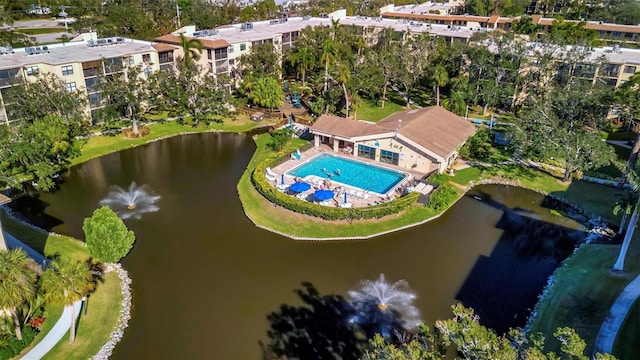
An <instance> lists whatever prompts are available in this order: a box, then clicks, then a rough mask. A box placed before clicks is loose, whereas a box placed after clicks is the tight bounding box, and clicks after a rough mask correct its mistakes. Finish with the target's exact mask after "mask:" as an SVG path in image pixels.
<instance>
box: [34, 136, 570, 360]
mask: <svg viewBox="0 0 640 360" xmlns="http://www.w3.org/2000/svg"><path fill="white" fill-rule="evenodd" d="M253 150H254V145H253V143H252V140H251V138H250V137H249V136H245V135H235V134H213V133H212V134H199V135H187V136H181V137H175V138H170V139H166V140H162V141H158V142H154V143H151V144H148V145H145V146H143V147H139V148H135V149H130V150H126V151H122V152H120V153H117V154H112V155H108V156H104V157H102V158H99V159H95V160H91V161H89V162H87V163H85V164H82V165H79V166H76V167H74V168H72V169H71V171H70V172H69V175H68V178H67V179H66V182H65V183H64V184H62V186H61V187H60V189H59V190H58V191H56V192H55V193H53V194H41V195H40V197H39V199H38V201H40V202H41V203H42V204H48V206H46V207H42V208H41V210H43V211H44V212H45V215H46V216H47V217H48V218H51V219H55V220H57V221H58V223H55V222H54V223H52V225H53V227H52V229H53V230H54V231H56V232H60V233H63V234H69V235H73V236H76V237H78V238H83V237H84V236H83V233H82V221H83V219H84V218H85V217H88V216H91V214H92V213H93V211H94V210H95V209H96V207H97V206H98V203H99V201H100V200H101V199H103V198H104V197H105V196H106V195H107V193H108V191H109V186H111V185H114V184H129V183H130V182H132V181H135V182H137V183H138V184H148V185H149V186H150V187H151V188H153V189H154V191H155V193H156V194H157V195H159V196H161V197H162V206H161V207H160V210H159V211H157V212H154V213H148V214H145V216H143V217H142V218H141V219H138V220H136V219H128V220H125V221H126V223H127V226H128V227H129V228H130V229H132V230H133V231H134V232H135V233H136V244H135V246H134V248H133V250H132V251H131V253H130V254H129V255H128V256H127V257H126V258H125V259H124V261H123V265H124V267H125V268H126V269H127V270H129V272H130V275H131V277H132V280H133V284H132V286H133V292H134V299H133V303H134V308H133V311H132V319H131V322H130V326H129V328H127V330H126V333H125V336H124V339H123V341H122V342H121V343H120V344H119V345H118V346H117V347H116V350H115V353H114V355H113V357H112V358H113V359H177V358H181V359H210V358H212V354H213V353H215V355H214V356H215V358H219V359H257V358H260V357H261V354H262V352H261V347H260V345H259V341H263V342H268V335H267V330H268V329H269V324H270V322H271V318H268V316H269V314H272V313H273V312H274V311H277V310H278V309H282V307H283V306H285V307H296V306H299V305H301V301H302V300H301V299H300V298H299V297H298V296H297V295H296V293H295V292H294V291H293V290H294V289H298V288H299V286H300V284H301V283H302V282H309V283H312V284H313V286H314V287H316V288H317V289H318V291H319V292H321V293H322V294H327V296H337V297H344V296H346V295H347V293H348V291H349V290H352V289H354V287H356V286H357V284H359V282H360V281H361V280H363V279H376V278H378V276H379V275H380V274H381V273H384V274H385V275H386V276H387V278H388V279H395V280H397V279H404V280H406V281H407V282H408V283H409V284H410V285H411V289H412V291H413V292H414V293H415V294H416V295H417V298H416V300H415V306H416V307H417V308H418V309H419V311H420V314H421V317H422V319H423V320H424V321H425V322H427V323H430V324H432V323H433V322H434V321H435V320H437V319H444V318H449V317H450V316H451V311H450V306H451V305H452V304H454V303H456V302H458V301H463V302H464V303H465V304H466V305H473V306H474V307H476V308H477V309H480V310H479V311H478V313H480V314H481V316H483V318H486V320H483V321H486V323H491V324H496V325H493V326H495V327H496V328H499V329H500V328H504V327H506V326H516V325H522V324H524V321H525V319H524V316H525V315H526V313H527V308H529V307H531V306H532V305H531V304H532V303H533V302H534V301H535V297H536V296H537V294H538V292H539V291H540V290H541V288H542V285H543V284H544V281H545V280H546V277H547V275H548V274H549V273H550V272H551V271H553V269H554V268H555V267H557V266H558V263H559V261H560V260H561V259H562V258H563V257H564V256H566V255H565V254H566V251H565V250H566V249H569V248H570V247H571V245H572V242H573V239H574V238H573V235H570V236H569V238H568V239H558V238H557V237H558V236H564V234H571V231H570V230H567V229H571V228H576V227H577V225H576V224H575V223H574V224H565V223H563V222H561V223H558V224H559V226H560V227H561V228H560V229H556V228H549V229H548V230H545V231H541V232H538V233H534V235H531V236H529V235H526V236H525V234H524V233H526V232H527V231H529V230H527V229H537V227H538V224H540V223H541V222H542V223H544V222H546V221H550V220H553V221H556V222H557V221H558V220H561V219H559V218H558V217H549V219H547V217H546V215H548V213H549V210H548V209H545V208H542V207H540V205H539V204H540V203H541V202H542V200H543V196H541V195H539V194H536V193H533V192H530V191H525V190H521V189H517V188H510V187H504V186H483V187H480V188H478V189H477V191H481V192H482V194H481V195H482V197H483V199H484V200H483V201H478V200H475V199H473V198H472V197H464V198H463V199H461V200H460V201H459V203H458V204H456V205H455V206H453V207H452V209H450V210H449V211H448V212H447V213H446V214H444V215H443V216H442V217H441V218H439V219H437V220H435V221H433V222H430V223H428V224H425V225H424V226H420V227H417V228H413V229H409V230H405V231H401V232H398V233H394V234H389V235H386V236H382V237H378V238H375V239H371V240H367V241H342V242H335V241H332V242H296V241H292V240H289V239H286V238H283V237H281V236H278V235H275V234H272V233H269V232H266V231H263V230H260V229H258V228H256V227H255V226H253V224H251V223H250V222H249V221H248V220H247V218H246V216H245V215H244V213H243V211H242V207H241V205H240V202H239V200H238V195H237V190H236V184H237V182H238V179H239V177H240V176H241V174H242V173H243V172H244V171H245V169H246V167H247V164H248V162H249V159H250V158H251V155H252V153H253ZM96 162H98V163H99V164H96ZM95 169H100V170H99V171H96V170H95ZM511 209H517V210H516V211H513V210H511ZM527 213H530V214H535V216H529V215H527ZM527 219H532V220H527ZM309 221H313V220H309ZM527 221H536V222H535V223H529V225H527V224H528V223H527ZM327 235H328V236H331V235H332V231H331V227H330V226H327ZM505 309H506V311H505ZM89 311H91V310H89ZM502 313H504V316H503V315H501V314H502ZM496 314H497V316H496Z"/></svg>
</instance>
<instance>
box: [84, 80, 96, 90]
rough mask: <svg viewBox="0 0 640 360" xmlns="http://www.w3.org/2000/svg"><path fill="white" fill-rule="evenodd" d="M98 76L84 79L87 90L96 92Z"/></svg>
mask: <svg viewBox="0 0 640 360" xmlns="http://www.w3.org/2000/svg"><path fill="white" fill-rule="evenodd" d="M97 82H98V81H97V78H88V79H85V80H84V86H85V87H86V88H87V92H88V93H90V92H94V91H95V90H96V83H97Z"/></svg>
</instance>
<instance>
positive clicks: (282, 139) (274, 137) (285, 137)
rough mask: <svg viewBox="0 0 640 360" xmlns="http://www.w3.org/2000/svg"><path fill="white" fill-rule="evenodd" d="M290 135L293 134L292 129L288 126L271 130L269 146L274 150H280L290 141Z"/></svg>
mask: <svg viewBox="0 0 640 360" xmlns="http://www.w3.org/2000/svg"><path fill="white" fill-rule="evenodd" d="M291 135H293V130H291V129H289V128H282V129H280V130H276V131H274V132H272V133H271V141H270V142H269V147H270V148H271V149H273V150H274V151H280V150H282V149H283V148H284V146H285V145H287V144H288V143H289V141H291Z"/></svg>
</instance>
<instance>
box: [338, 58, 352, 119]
mask: <svg viewBox="0 0 640 360" xmlns="http://www.w3.org/2000/svg"><path fill="white" fill-rule="evenodd" d="M335 80H336V81H337V82H338V83H339V84H340V86H342V92H343V93H344V104H345V108H346V117H347V119H348V118H349V105H350V104H349V93H348V92H347V83H348V82H349V81H350V80H351V69H350V68H349V66H348V65H346V64H340V66H339V67H338V69H337V74H336V79H335Z"/></svg>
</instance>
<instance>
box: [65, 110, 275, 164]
mask: <svg viewBox="0 0 640 360" xmlns="http://www.w3.org/2000/svg"><path fill="white" fill-rule="evenodd" d="M265 124H266V123H265ZM261 125H264V124H261ZM257 126H260V125H259V124H258V123H256V122H253V121H250V120H249V118H248V117H246V116H238V119H237V120H236V121H232V120H230V119H225V120H224V123H222V124H217V123H214V124H211V125H210V126H206V127H205V126H202V127H191V126H185V125H181V124H179V123H177V122H176V121H167V122H164V123H158V124H152V125H149V126H148V127H149V129H150V130H151V132H150V133H149V135H147V136H145V137H143V138H138V139H125V138H123V137H122V136H120V135H115V136H93V137H90V138H89V139H88V141H87V143H86V144H85V145H84V146H83V147H82V155H80V156H79V157H77V158H74V159H71V165H76V164H80V163H83V162H85V161H87V160H90V159H93V158H97V157H100V156H102V155H106V154H110V153H113V152H117V151H120V150H124V149H129V148H132V147H135V146H139V145H144V144H146V143H149V142H151V141H154V140H158V139H162V138H166V137H170V136H175V135H179V134H185V133H201V132H207V131H229V132H245V131H248V130H251V129H253V128H256V127H257Z"/></svg>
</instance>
